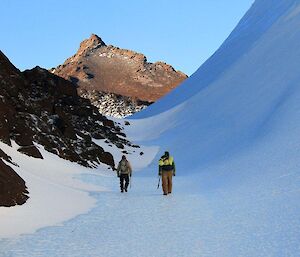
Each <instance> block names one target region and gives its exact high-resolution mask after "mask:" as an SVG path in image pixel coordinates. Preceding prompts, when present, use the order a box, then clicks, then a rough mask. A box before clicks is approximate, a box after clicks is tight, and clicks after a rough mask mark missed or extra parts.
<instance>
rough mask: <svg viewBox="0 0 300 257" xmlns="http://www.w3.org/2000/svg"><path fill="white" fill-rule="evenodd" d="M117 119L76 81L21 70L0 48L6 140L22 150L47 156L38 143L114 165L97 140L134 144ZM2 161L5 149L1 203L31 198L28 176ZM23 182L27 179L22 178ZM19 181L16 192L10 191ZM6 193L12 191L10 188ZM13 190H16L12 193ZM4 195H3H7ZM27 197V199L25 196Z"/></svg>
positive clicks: (1, 130) (83, 160) (0, 111)
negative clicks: (81, 91) (86, 95)
mask: <svg viewBox="0 0 300 257" xmlns="http://www.w3.org/2000/svg"><path fill="white" fill-rule="evenodd" d="M124 136H125V135H124V133H122V130H121V128H120V127H118V126H117V125H116V124H115V123H114V122H113V121H111V120H108V119H107V118H106V117H105V116H103V115H101V114H100V113H99V111H98V109H97V108H96V107H94V106H93V105H91V103H90V101H89V100H87V99H84V98H81V97H80V96H78V94H77V89H76V87H75V85H74V84H72V83H71V82H69V81H67V80H65V79H63V78H61V77H58V76H56V75H54V74H52V73H50V72H48V71H47V70H45V69H42V68H39V67H36V68H34V69H32V70H27V71H25V72H20V71H19V70H18V69H16V68H15V67H14V66H13V65H12V64H11V63H10V62H9V60H8V59H7V58H6V57H5V56H4V54H3V53H2V52H1V51H0V140H1V141H2V142H4V143H6V144H8V145H11V140H14V141H15V142H16V143H17V144H18V145H19V146H20V147H19V149H18V151H20V152H21V153H24V154H27V155H30V156H32V157H35V158H43V156H42V155H41V153H40V151H39V150H38V148H37V147H36V145H37V144H38V145H41V147H44V148H45V149H46V150H47V151H49V152H51V153H53V154H56V155H58V156H60V157H61V158H64V159H67V160H70V161H73V162H77V163H79V164H81V165H83V166H86V167H95V166H97V165H100V164H101V163H105V164H107V165H109V166H111V167H112V168H114V166H115V163H114V159H113V156H112V155H111V154H110V153H108V152H105V151H104V150H103V149H102V148H101V147H100V146H98V145H96V144H95V143H94V142H93V140H92V137H94V138H103V139H106V140H108V142H110V143H111V144H115V145H116V146H117V147H118V146H120V145H122V146H123V145H131V144H130V142H128V141H127V140H126V139H125V138H124ZM2 160H9V157H6V155H5V153H3V152H2V155H1V154H0V178H1V179H2V180H0V190H2V188H3V190H4V191H3V192H2V191H1V192H0V196H1V197H4V198H3V199H6V200H7V202H5V201H6V200H5V201H4V200H3V202H1V201H2V198H0V206H1V205H6V204H8V203H10V204H12V205H13V204H20V203H23V202H22V201H23V200H24V201H25V200H26V197H25V198H24V197H22V195H23V196H24V195H25V193H26V188H25V183H24V181H23V180H22V179H21V178H19V177H18V176H17V174H16V173H15V172H14V171H13V170H12V169H11V168H10V167H9V166H7V165H6V164H5V163H4V162H3V161H2ZM22 181H23V182H22ZM13 183H17V184H16V192H17V193H16V194H14V193H13V191H11V190H10V191H5V190H7V188H13V186H12V184H13ZM5 192H6V193H5ZM8 192H9V194H10V193H12V194H13V195H8ZM2 194H3V195H2ZM22 199H23V200H22Z"/></svg>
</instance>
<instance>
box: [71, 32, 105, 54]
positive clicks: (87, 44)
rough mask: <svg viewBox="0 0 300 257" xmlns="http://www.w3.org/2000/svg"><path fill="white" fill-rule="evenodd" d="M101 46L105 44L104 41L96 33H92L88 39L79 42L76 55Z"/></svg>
mask: <svg viewBox="0 0 300 257" xmlns="http://www.w3.org/2000/svg"><path fill="white" fill-rule="evenodd" d="M102 46H106V44H105V43H104V41H103V40H102V39H101V38H100V37H99V36H97V35H96V34H92V35H91V36H90V37H89V38H88V39H85V40H83V41H82V42H81V43H80V47H79V50H78V52H77V55H84V54H85V53H87V52H89V51H91V50H94V49H96V48H99V47H102Z"/></svg>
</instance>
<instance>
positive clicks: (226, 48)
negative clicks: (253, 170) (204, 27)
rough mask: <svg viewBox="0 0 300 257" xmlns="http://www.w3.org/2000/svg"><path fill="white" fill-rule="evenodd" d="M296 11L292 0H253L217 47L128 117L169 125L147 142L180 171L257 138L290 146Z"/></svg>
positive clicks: (298, 58) (294, 119)
mask: <svg viewBox="0 0 300 257" xmlns="http://www.w3.org/2000/svg"><path fill="white" fill-rule="evenodd" d="M299 13H300V5H299V1H296V0H287V1H271V0H269V1H267V0H265V1H256V2H255V3H254V4H253V6H252V8H251V9H250V10H249V11H248V13H247V14H246V15H245V17H244V18H243V19H242V20H241V22H240V23H239V24H238V26H237V27H236V29H235V30H234V31H233V32H232V33H231V35H230V36H229V38H228V39H227V40H226V41H225V42H224V44H223V45H222V46H221V47H220V49H219V50H218V51H217V52H216V53H215V54H214V55H213V56H212V57H211V58H210V59H209V60H208V61H207V62H206V63H205V64H204V65H203V66H202V67H200V68H199V69H198V71H196V72H195V74H193V75H192V77H191V78H189V79H187V80H186V81H185V82H184V83H183V84H182V85H181V86H179V87H178V88H177V89H175V90H174V91H173V92H172V93H171V94H169V95H167V96H166V97H164V98H163V99H161V100H160V101H158V102H157V103H156V104H154V105H152V106H150V107H149V108H147V109H146V110H145V111H142V112H141V113H139V114H137V115H135V118H137V119H140V118H148V121H144V120H138V121H135V122H136V123H141V124H143V122H147V124H148V123H151V127H150V128H149V129H150V130H153V129H154V130H155V131H163V130H164V129H163V128H166V127H169V126H170V125H169V124H170V122H172V123H173V124H174V126H172V127H171V128H169V129H167V130H166V131H165V132H164V133H163V134H162V135H160V136H158V137H157V140H156V141H154V143H155V144H159V145H161V147H162V148H164V149H169V150H170V151H171V152H173V154H174V155H175V157H176V159H177V160H178V161H177V163H178V165H179V167H180V169H181V170H183V171H184V172H188V171H189V170H191V169H193V170H195V171H197V170H198V169H199V167H201V166H205V165H208V164H211V163H214V162H216V161H221V160H222V159H228V158H229V157H230V156H231V155H233V154H240V153H241V151H243V150H245V149H249V148H250V147H253V146H254V145H255V144H258V143H262V142H264V143H265V144H266V145H268V146H269V147H270V150H274V147H275V145H276V147H277V146H278V147H279V149H278V153H280V152H281V153H283V150H284V149H283V147H288V145H289V143H288V142H294V144H293V146H292V147H291V148H290V150H293V149H295V148H294V146H295V145H297V144H296V142H298V141H299V140H298V138H299V137H298V135H297V130H298V128H299V125H300V121H299V118H300V116H299V110H298V108H297V99H298V97H299V87H298V84H299V82H300V75H299V62H300V48H299V43H298V42H299V39H300V31H299V29H298V28H299V24H300V15H299ZM178 106H181V107H180V108H178ZM174 108H176V109H177V111H174V110H172V109H174ZM163 112H165V113H168V112H169V113H170V112H172V113H173V114H172V116H171V118H170V119H169V123H168V122H165V120H164V119H162V120H161V121H160V118H159V117H160V115H161V114H160V113H163ZM174 112H175V114H174ZM166 115H167V114H164V116H166ZM149 120H152V121H153V122H149ZM153 123H154V124H153ZM139 127H143V126H142V125H140V126H139ZM143 129H145V128H143ZM135 133H137V132H135ZM267 137H269V139H267ZM283 138H284V139H283ZM282 140H284V142H286V143H285V144H284V145H282ZM187 150H188V151H187ZM186 153H188V154H186ZM195 160H196V161H195ZM274 161H275V160H274ZM276 161H279V160H278V159H276ZM187 163H188V164H189V165H187Z"/></svg>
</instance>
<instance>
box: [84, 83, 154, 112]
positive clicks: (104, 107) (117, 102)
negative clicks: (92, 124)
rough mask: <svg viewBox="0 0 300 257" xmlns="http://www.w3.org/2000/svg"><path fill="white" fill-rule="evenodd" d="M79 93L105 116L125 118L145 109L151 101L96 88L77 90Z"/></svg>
mask: <svg viewBox="0 0 300 257" xmlns="http://www.w3.org/2000/svg"><path fill="white" fill-rule="evenodd" d="M79 94H80V95H81V96H82V97H83V98H86V99H89V100H90V101H91V103H92V104H93V105H94V106H96V107H97V108H98V109H99V112H100V113H101V114H103V115H105V116H111V117H116V118H125V117H128V116H131V115H133V114H134V113H136V112H139V111H141V110H143V109H145V108H146V107H147V106H149V105H150V104H152V103H149V102H145V101H141V100H138V99H134V98H131V97H127V96H121V95H117V94H113V93H105V92H101V91H97V90H92V91H87V90H85V89H81V90H79Z"/></svg>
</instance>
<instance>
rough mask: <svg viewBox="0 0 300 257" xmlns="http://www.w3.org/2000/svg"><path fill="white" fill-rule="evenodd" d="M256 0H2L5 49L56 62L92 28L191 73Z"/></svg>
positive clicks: (24, 65) (12, 55) (19, 61)
mask: <svg viewBox="0 0 300 257" xmlns="http://www.w3.org/2000/svg"><path fill="white" fill-rule="evenodd" d="M253 1H254V0H186V1H182V0H181V1H180V0H152V1H150V0H128V1H125V0H109V1H101V0H86V1H77V0H43V1H41V0H26V1H18V0H1V2H0V9H1V16H0V23H1V40H0V50H2V51H3V52H4V54H6V55H7V56H8V58H9V59H10V60H11V61H12V62H13V64H14V65H15V66H17V67H18V68H19V69H21V70H23V69H28V68H32V67H34V66H36V65H39V66H41V67H44V68H51V67H55V66H57V65H59V64H61V63H63V61H64V60H65V59H66V58H67V57H70V56H71V55H73V54H74V53H75V52H76V51H77V49H78V47H79V43H80V42H81V41H82V40H83V39H85V38H87V37H89V36H90V34H91V33H95V34H97V35H99V36H100V37H101V38H102V39H103V41H104V42H106V44H112V45H115V46H118V47H121V48H126V49H131V50H135V51H137V52H141V53H143V54H145V55H146V56H147V57H148V60H149V61H151V62H155V61H159V60H161V61H165V62H167V63H169V64H171V65H173V66H174V67H175V68H176V69H179V70H181V71H183V72H185V73H187V74H188V75H191V74H192V73H193V72H194V71H196V69H197V68H198V67H199V66H200V65H201V64H202V63H203V62H204V61H205V60H206V59H207V58H208V57H209V56H210V55H211V54H213V52H214V51H215V50H216V49H217V48H218V47H219V46H220V44H221V43H222V42H223V41H224V40H225V39H226V37H227V36H228V35H229V33H230V32H231V31H232V29H233V28H234V27H235V25H236V24H237V23H238V21H239V20H240V19H241V18H242V16H243V15H244V13H245V12H246V11H247V10H248V9H249V7H250V6H251V4H252V3H253Z"/></svg>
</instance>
